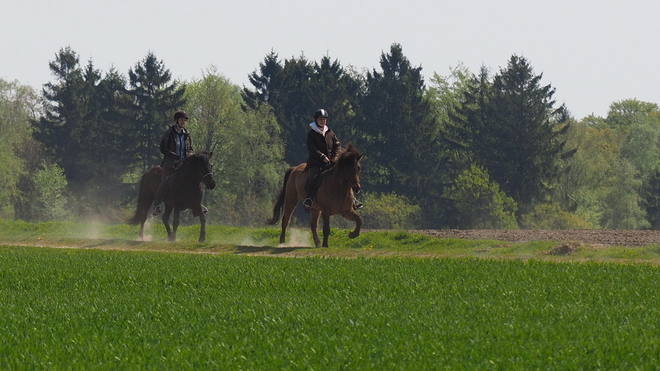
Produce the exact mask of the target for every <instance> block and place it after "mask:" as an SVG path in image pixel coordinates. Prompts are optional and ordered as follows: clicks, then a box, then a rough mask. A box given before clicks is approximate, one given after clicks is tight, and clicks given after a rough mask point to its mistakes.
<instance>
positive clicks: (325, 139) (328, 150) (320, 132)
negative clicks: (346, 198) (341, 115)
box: [303, 108, 363, 210]
mask: <svg viewBox="0 0 660 371" xmlns="http://www.w3.org/2000/svg"><path fill="white" fill-rule="evenodd" d="M327 123H328V111H326V110H324V109H323V108H321V109H318V110H317V111H316V112H315V113H314V122H312V123H310V124H309V128H310V130H309V132H308V133H307V150H308V151H309V156H308V157H307V169H308V171H309V174H308V176H307V183H305V192H307V198H306V199H305V201H303V206H304V207H305V209H306V210H309V209H310V208H311V207H312V198H313V197H314V194H315V193H316V189H315V181H314V179H315V178H316V176H317V175H318V174H319V173H320V172H321V169H322V168H323V167H325V166H327V165H329V164H331V162H332V160H334V158H335V157H336V156H337V152H338V151H339V148H340V143H339V139H337V136H336V135H335V133H334V132H333V131H332V130H330V128H329V127H328V125H327ZM353 205H354V207H355V208H356V209H360V208H362V206H363V205H362V203H360V202H359V201H358V200H357V199H355V198H354V199H353Z"/></svg>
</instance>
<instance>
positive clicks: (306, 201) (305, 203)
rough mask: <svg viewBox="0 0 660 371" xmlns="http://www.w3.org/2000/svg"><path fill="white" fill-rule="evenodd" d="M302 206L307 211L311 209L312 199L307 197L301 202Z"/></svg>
mask: <svg viewBox="0 0 660 371" xmlns="http://www.w3.org/2000/svg"><path fill="white" fill-rule="evenodd" d="M303 206H304V207H305V208H307V209H309V208H311V207H312V199H311V197H307V198H306V199H305V201H303Z"/></svg>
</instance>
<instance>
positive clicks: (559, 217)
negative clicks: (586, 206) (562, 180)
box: [521, 204, 594, 229]
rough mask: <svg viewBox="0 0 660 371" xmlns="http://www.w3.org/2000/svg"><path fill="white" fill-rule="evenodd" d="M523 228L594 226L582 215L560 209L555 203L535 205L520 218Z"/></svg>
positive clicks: (583, 227)
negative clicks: (532, 209)
mask: <svg viewBox="0 0 660 371" xmlns="http://www.w3.org/2000/svg"><path fill="white" fill-rule="evenodd" d="M521 224H522V227H523V228H524V229H592V228H594V226H593V225H592V224H591V223H589V222H588V221H587V220H586V219H584V218H583V217H581V216H579V215H576V214H572V213H569V212H568V211H565V210H562V209H561V208H560V207H559V206H558V205H556V204H541V205H537V206H536V207H535V208H534V211H532V212H531V213H529V214H525V215H523V216H522V218H521Z"/></svg>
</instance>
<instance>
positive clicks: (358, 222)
mask: <svg viewBox="0 0 660 371" xmlns="http://www.w3.org/2000/svg"><path fill="white" fill-rule="evenodd" d="M341 216H343V217H344V218H346V219H348V220H352V221H355V229H354V230H353V231H352V232H351V233H349V234H348V238H355V237H357V236H359V235H360V228H362V217H361V216H360V215H359V214H357V213H356V212H355V211H346V212H343V213H341Z"/></svg>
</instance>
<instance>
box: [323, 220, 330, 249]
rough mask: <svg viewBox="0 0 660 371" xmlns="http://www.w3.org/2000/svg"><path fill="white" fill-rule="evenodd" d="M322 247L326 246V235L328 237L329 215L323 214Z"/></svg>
mask: <svg viewBox="0 0 660 371" xmlns="http://www.w3.org/2000/svg"><path fill="white" fill-rule="evenodd" d="M322 217H323V247H328V237H330V216H329V215H326V214H323V215H322Z"/></svg>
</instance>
